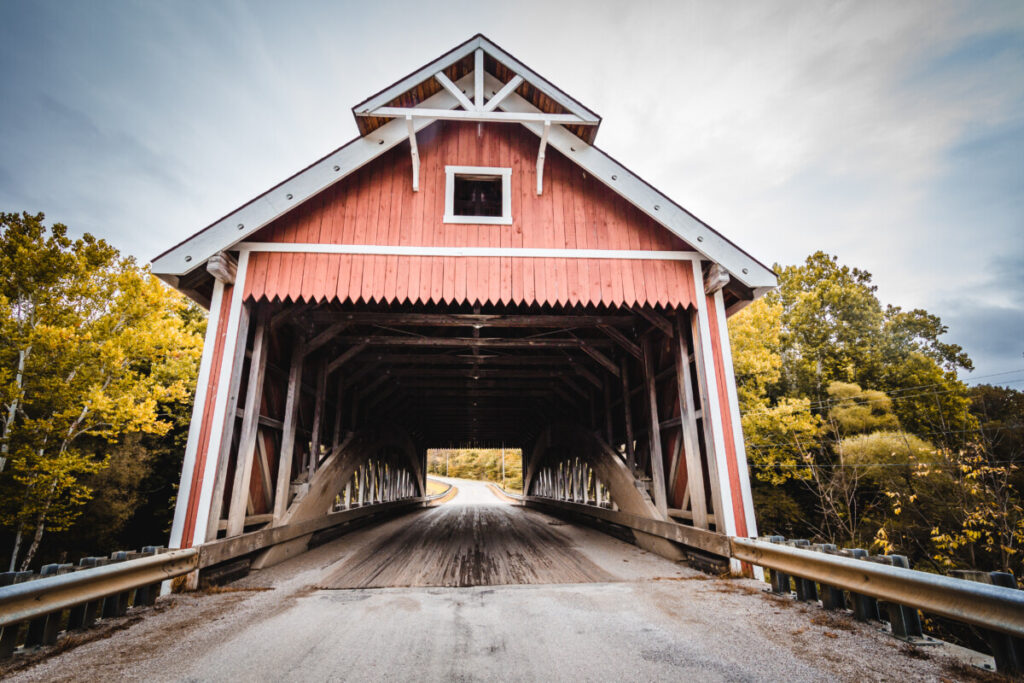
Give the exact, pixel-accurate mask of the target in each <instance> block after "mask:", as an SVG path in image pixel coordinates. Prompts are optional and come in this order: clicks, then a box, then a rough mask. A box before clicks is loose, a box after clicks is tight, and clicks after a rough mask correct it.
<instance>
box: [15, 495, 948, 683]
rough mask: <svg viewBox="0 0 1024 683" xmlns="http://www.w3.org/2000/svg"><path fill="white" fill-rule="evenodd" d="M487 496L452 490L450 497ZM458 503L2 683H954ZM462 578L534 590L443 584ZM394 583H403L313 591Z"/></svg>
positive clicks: (103, 636)
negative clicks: (891, 682)
mask: <svg viewBox="0 0 1024 683" xmlns="http://www.w3.org/2000/svg"><path fill="white" fill-rule="evenodd" d="M489 495H490V494H489V493H488V492H487V491H486V490H485V489H481V488H477V487H473V486H465V487H464V489H463V496H464V497H463V498H462V500H464V501H467V500H468V501H472V500H473V499H474V498H476V499H478V500H479V499H486V497H487V496H489ZM457 501H458V499H456V501H454V502H452V503H448V504H446V505H445V506H442V507H441V508H438V509H436V510H428V511H425V512H423V513H419V514H415V515H409V516H405V517H401V518H398V519H394V520H391V521H389V522H387V523H385V524H382V525H380V526H377V527H373V528H367V529H362V530H359V531H356V532H354V533H352V534H349V535H347V536H343V537H341V538H339V539H337V540H335V541H332V542H330V543H328V544H326V545H323V546H321V547H319V548H316V549H314V550H312V551H310V552H308V553H305V554H304V555H301V556H299V557H296V558H294V559H292V560H289V561H288V562H285V563H282V564H280V565H277V566H275V567H272V568H270V569H267V570H264V571H261V572H255V573H253V574H251V575H250V576H248V577H246V578H245V579H243V580H241V581H238V582H236V583H235V584H232V585H231V586H229V587H227V588H226V589H225V590H222V591H215V592H209V593H194V594H184V595H176V596H173V597H172V598H171V599H170V600H169V601H164V600H162V601H160V603H158V606H157V608H156V609H155V610H153V611H151V612H150V613H149V614H146V615H144V616H141V617H129V618H128V620H127V621H126V622H125V623H114V624H112V625H108V626H100V627H98V628H97V629H96V630H95V631H91V632H88V633H87V634H84V638H83V640H86V641H89V640H90V639H91V642H85V643H83V644H80V645H79V646H78V647H75V648H73V649H69V650H68V651H66V652H63V653H61V654H58V655H56V656H53V657H51V658H49V659H47V660H45V661H42V662H40V663H39V664H38V665H36V666H34V667H32V668H29V669H25V670H23V671H21V672H18V673H14V675H13V676H12V680H15V681H19V680H39V681H42V680H45V681H53V680H68V681H76V680H92V679H97V680H98V679H111V680H121V679H127V678H131V679H141V680H157V681H159V680H204V681H205V680H224V681H238V680H260V681H262V680H274V681H277V680H294V681H307V680H352V681H363V680H426V681H433V680H517V681H518V680H522V681H548V680H574V681H575V680H595V681H596V680H712V681H714V680H791V681H815V680H823V679H838V680H864V679H868V680H882V679H906V680H940V679H941V678H947V679H948V678H954V679H955V678H959V677H960V674H959V672H958V671H957V670H955V669H951V668H950V666H951V665H950V663H949V662H948V661H946V660H945V659H944V658H943V657H942V656H941V655H939V654H930V652H931V651H929V652H925V653H924V654H923V657H925V658H924V659H921V658H916V657H912V656H908V655H907V654H905V653H904V652H902V650H903V649H904V646H903V645H902V644H901V643H899V641H896V640H894V639H892V638H890V637H889V636H886V635H884V634H881V633H879V632H877V630H876V629H874V628H873V627H870V626H865V625H861V624H857V623H855V622H853V621H852V620H851V619H850V618H848V617H833V616H829V615H827V614H826V613H824V612H823V611H822V610H821V609H820V608H810V607H805V606H803V605H800V604H798V603H795V602H794V601H792V600H790V599H788V598H787V599H782V598H774V597H772V596H770V595H765V594H763V593H762V587H763V584H757V583H755V582H753V581H749V580H720V579H715V578H714V577H708V576H706V575H704V574H701V573H698V572H696V571H693V570H690V569H688V568H686V567H683V566H681V565H677V564H675V563H673V562H670V561H668V560H665V559H664V558H661V557H658V556H656V555H653V554H651V553H647V552H644V551H642V550H639V549H637V548H635V547H633V546H630V545H627V544H625V543H622V542H620V541H617V540H615V539H613V538H610V537H608V536H606V535H604V534H601V533H600V532H597V531H594V530H591V529H585V528H580V527H576V526H573V525H561V524H558V523H555V524H551V522H555V520H553V519H551V518H549V517H546V516H544V515H542V514H541V513H538V512H534V511H530V510H525V509H523V508H519V507H512V506H507V505H490V506H483V507H480V508H465V507H462V506H460V505H457ZM460 508H461V509H460ZM503 529H504V530H503ZM534 534H535V535H534ZM488 537H490V538H488ZM445 539H448V542H451V543H452V545H451V546H448V545H445V543H446V541H445ZM538 539H539V540H538ZM551 558H558V559H554V560H553V559H551ZM417 563H422V564H423V565H431V564H435V565H437V566H436V567H435V568H434V569H432V570H423V569H421V568H418V567H416V564H417ZM463 563H465V564H466V566H467V568H466V569H465V570H463V569H462V566H463ZM535 563H540V564H535ZM545 563H547V564H545ZM548 581H558V582H560V583H544V582H548ZM460 582H476V583H492V584H494V583H509V582H521V583H524V584H530V585H478V586H471V587H438V586H444V585H448V584H449V583H460ZM389 584H390V585H396V584H398V585H401V586H406V587H391V588H372V589H365V588H356V589H351V590H318V589H317V588H318V587H320V586H328V585H330V586H336V587H340V586H343V585H361V586H387V585H389ZM411 584H423V585H411ZM122 622H124V620H122ZM133 622H134V623H133ZM125 626H128V627H127V628H125ZM919 656H921V655H919ZM12 673H13V672H12ZM2 675H3V674H2V672H0V676H2Z"/></svg>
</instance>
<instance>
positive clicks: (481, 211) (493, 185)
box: [444, 166, 512, 225]
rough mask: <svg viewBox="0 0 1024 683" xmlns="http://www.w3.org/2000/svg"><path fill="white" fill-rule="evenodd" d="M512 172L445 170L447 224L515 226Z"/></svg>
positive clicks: (467, 168) (469, 168) (471, 168)
mask: <svg viewBox="0 0 1024 683" xmlns="http://www.w3.org/2000/svg"><path fill="white" fill-rule="evenodd" d="M511 186H512V169H510V168H492V167H487V166H446V167H445V201H444V222H445V223H469V224H479V225H511V224H512V196H511V189H512V188H511Z"/></svg>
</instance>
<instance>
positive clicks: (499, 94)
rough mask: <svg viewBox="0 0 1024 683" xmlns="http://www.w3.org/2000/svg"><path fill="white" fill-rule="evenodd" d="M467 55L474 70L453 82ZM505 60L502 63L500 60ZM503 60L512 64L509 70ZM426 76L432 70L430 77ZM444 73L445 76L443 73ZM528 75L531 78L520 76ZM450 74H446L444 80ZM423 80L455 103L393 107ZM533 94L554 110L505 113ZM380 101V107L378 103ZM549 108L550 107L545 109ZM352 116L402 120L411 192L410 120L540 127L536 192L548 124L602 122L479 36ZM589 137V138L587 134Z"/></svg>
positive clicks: (414, 150) (416, 176)
mask: <svg viewBox="0 0 1024 683" xmlns="http://www.w3.org/2000/svg"><path fill="white" fill-rule="evenodd" d="M470 56H471V57H472V60H473V62H472V63H473V70H472V71H470V72H469V73H468V74H465V75H463V76H462V77H461V78H458V82H457V83H456V82H455V81H454V80H453V78H457V77H458V74H459V73H461V71H460V65H462V64H463V62H465V61H467V58H469V57H470ZM503 60H504V62H503ZM487 61H490V62H492V64H493V65H494V66H493V67H492V70H494V71H499V72H500V73H508V74H510V77H509V79H508V80H507V81H501V80H499V79H497V78H496V77H494V76H491V75H490V74H488V72H487V69H486V67H485V62H487ZM505 62H507V63H508V64H511V65H512V66H511V68H510V67H509V66H506V64H505ZM431 72H433V73H432V74H431ZM446 72H447V73H446ZM522 72H525V73H526V74H527V77H528V78H529V79H530V80H529V81H527V78H526V77H524V75H523V73H522ZM449 74H451V75H450V76H449ZM424 77H427V78H432V79H433V82H434V83H436V85H437V86H440V88H442V89H443V90H445V91H447V92H448V94H450V95H451V96H452V97H453V98H454V100H455V103H456V106H455V108H454V109H447V108H443V107H438V106H434V105H432V104H431V103H429V102H423V103H421V104H417V105H415V106H409V105H404V106H396V104H395V103H396V101H397V102H401V101H402V99H403V98H402V95H403V94H404V93H406V92H407V91H408V90H409V89H410V88H412V87H414V86H417V85H420V87H422V80H423V79H424ZM530 90H533V91H535V92H536V93H537V94H539V95H541V96H543V97H544V98H545V100H546V101H547V102H553V103H556V104H557V107H555V111H550V112H549V111H544V110H538V111H522V110H516V109H509V110H506V109H505V108H504V105H506V102H507V101H508V99H509V96H510V95H512V94H514V93H516V92H517V91H521V93H520V94H521V96H528V94H529V93H528V91H530ZM382 103H383V104H382ZM548 108H551V107H550V105H549V107H548ZM352 112H353V114H355V116H356V118H357V119H359V118H363V119H404V120H405V126H406V130H407V131H408V134H409V150H410V153H411V155H412V189H413V190H414V191H419V189H420V184H419V183H420V156H419V146H418V145H417V144H416V125H415V123H414V121H415V120H417V119H420V120H423V121H424V122H425V123H427V124H429V123H433V122H434V121H477V122H488V123H521V124H527V123H532V124H540V125H541V126H542V129H541V131H542V132H541V134H540V149H539V150H538V152H537V194H538V195H539V194H541V193H542V192H543V189H544V157H545V153H546V151H547V145H548V136H549V135H550V134H551V124H553V123H554V124H559V125H563V126H594V127H596V126H599V125H600V124H601V119H600V117H598V116H597V115H596V114H594V113H593V112H591V111H590V110H588V109H587V108H586V107H584V106H583V105H581V104H579V103H577V102H576V101H575V100H572V98H570V97H568V96H567V95H565V94H564V93H562V92H561V91H559V90H558V89H557V88H555V87H554V86H552V85H551V84H549V83H547V81H544V79H542V78H540V77H539V76H537V75H536V74H534V73H533V72H532V71H530V70H529V69H528V68H527V67H526V66H525V65H522V64H521V63H519V62H518V61H516V60H515V59H513V58H512V57H511V56H509V55H507V54H506V53H504V51H502V50H501V49H500V48H498V47H497V46H496V45H494V44H493V43H491V42H490V41H488V40H487V39H486V38H484V37H483V36H478V37H477V38H475V39H473V40H471V41H469V42H468V43H466V44H464V45H462V46H460V47H459V48H456V49H455V50H453V51H452V52H450V53H449V54H448V55H445V56H444V57H442V58H441V60H438V61H436V62H433V63H431V64H428V65H427V66H426V67H424V68H423V69H421V70H419V71H417V72H415V73H414V74H411V75H410V76H408V77H406V78H405V79H402V80H401V81H400V82H399V83H397V84H395V85H394V86H392V87H390V88H388V89H387V90H385V91H384V92H382V93H379V94H378V95H375V96H374V97H372V98H370V99H369V100H368V101H367V102H364V103H362V104H360V105H357V106H356V107H354V108H353V109H352ZM591 137H592V136H591Z"/></svg>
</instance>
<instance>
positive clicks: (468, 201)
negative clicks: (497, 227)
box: [453, 175, 501, 216]
mask: <svg viewBox="0 0 1024 683" xmlns="http://www.w3.org/2000/svg"><path fill="white" fill-rule="evenodd" d="M454 200H455V201H454V203H453V210H454V212H455V215H456V216H501V176H458V175H457V176H455V193H454Z"/></svg>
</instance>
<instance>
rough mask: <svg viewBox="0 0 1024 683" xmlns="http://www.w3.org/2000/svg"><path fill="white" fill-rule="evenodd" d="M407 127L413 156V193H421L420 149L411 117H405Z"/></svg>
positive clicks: (410, 150)
mask: <svg viewBox="0 0 1024 683" xmlns="http://www.w3.org/2000/svg"><path fill="white" fill-rule="evenodd" d="M405 127H406V128H407V129H408V130H409V153H410V155H411V156H412V191H413V192H419V191H420V148H419V146H418V145H417V144H416V126H415V124H414V123H413V120H412V117H411V116H406V117H405Z"/></svg>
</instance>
